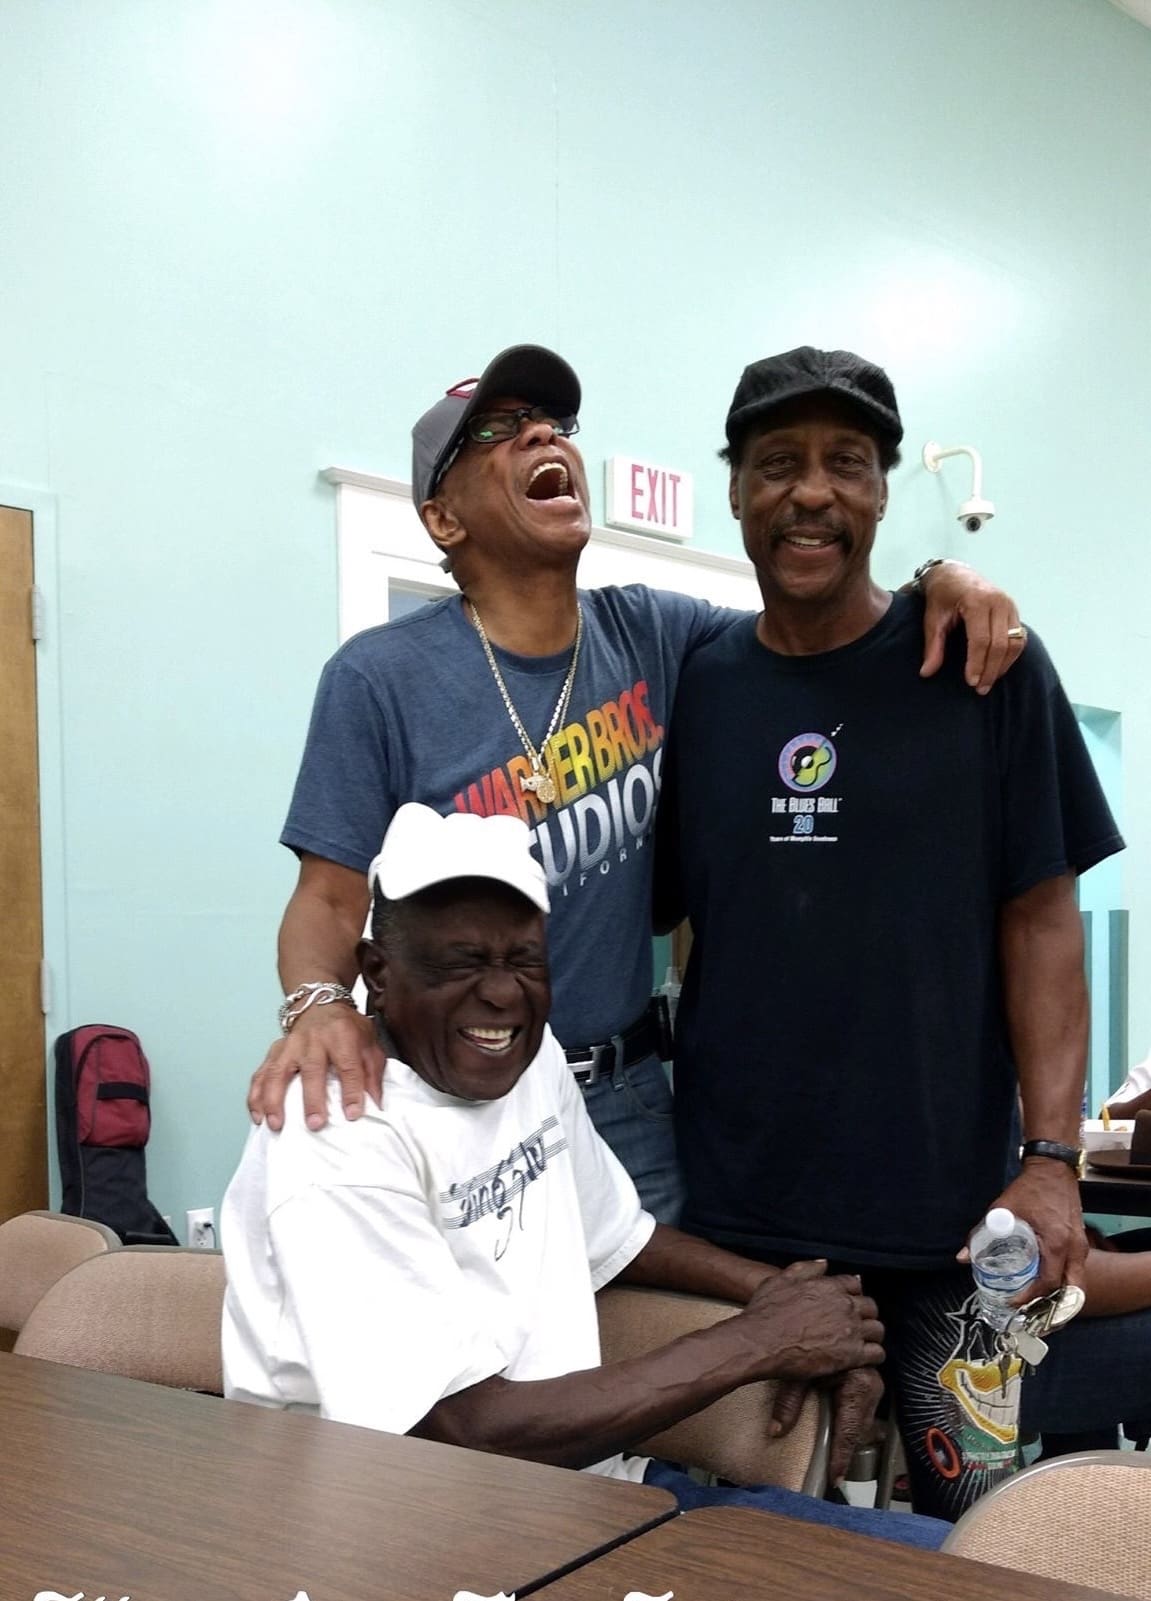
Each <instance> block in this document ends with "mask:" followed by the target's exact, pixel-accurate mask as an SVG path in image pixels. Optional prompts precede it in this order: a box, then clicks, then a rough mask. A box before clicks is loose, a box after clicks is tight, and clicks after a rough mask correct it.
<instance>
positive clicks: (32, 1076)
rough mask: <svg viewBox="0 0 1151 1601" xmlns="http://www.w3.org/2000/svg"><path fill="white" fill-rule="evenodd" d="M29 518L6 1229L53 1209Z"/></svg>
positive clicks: (11, 758) (4, 555)
mask: <svg viewBox="0 0 1151 1601" xmlns="http://www.w3.org/2000/svg"><path fill="white" fill-rule="evenodd" d="M43 952H44V943H43V919H42V912H41V890H40V794H39V770H38V762H37V753H36V647H35V644H34V642H33V639H32V517H31V515H30V513H28V512H26V511H17V510H15V509H14V508H13V507H11V506H0V1222H2V1221H3V1220H4V1219H5V1218H7V1217H12V1216H14V1215H15V1214H16V1213H17V1212H26V1211H28V1210H30V1209H31V1208H33V1207H41V1206H46V1205H47V1204H48V1150H47V1126H46V1120H47V1106H46V1095H45V1078H44V1017H43V1013H42V1012H41V1009H40V963H41V959H42V957H43Z"/></svg>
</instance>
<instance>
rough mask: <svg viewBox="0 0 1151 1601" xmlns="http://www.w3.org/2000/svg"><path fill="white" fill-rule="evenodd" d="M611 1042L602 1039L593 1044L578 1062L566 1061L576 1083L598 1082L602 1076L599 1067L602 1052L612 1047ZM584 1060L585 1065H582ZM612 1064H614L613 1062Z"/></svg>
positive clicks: (601, 1064)
mask: <svg viewBox="0 0 1151 1601" xmlns="http://www.w3.org/2000/svg"><path fill="white" fill-rule="evenodd" d="M613 1043H614V1042H613V1041H612V1040H604V1041H602V1042H601V1043H600V1044H599V1045H593V1046H592V1048H591V1050H590V1051H589V1053H588V1055H587V1056H585V1057H581V1058H580V1060H579V1062H569V1063H568V1066H569V1067H570V1068H571V1070H572V1073H573V1075H574V1076H575V1081H576V1083H577V1084H596V1083H598V1082H599V1080H600V1078H601V1077H602V1076H603V1075H602V1073H601V1071H600V1069H601V1068H602V1066H603V1059H604V1053H605V1051H610V1050H611V1049H612V1045H613ZM584 1062H586V1063H587V1064H588V1065H587V1066H586V1067H584V1066H583V1065H582V1064H583V1063H584ZM612 1065H613V1066H614V1065H615V1064H614V1062H613V1064H612Z"/></svg>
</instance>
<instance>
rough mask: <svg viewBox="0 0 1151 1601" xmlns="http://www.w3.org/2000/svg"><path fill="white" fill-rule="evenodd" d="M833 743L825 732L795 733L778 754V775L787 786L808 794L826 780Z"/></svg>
mask: <svg viewBox="0 0 1151 1601" xmlns="http://www.w3.org/2000/svg"><path fill="white" fill-rule="evenodd" d="M835 762H836V756H835V746H834V745H833V744H832V743H831V741H830V739H828V737H827V735H826V734H797V735H796V736H795V738H794V739H789V740H788V742H787V744H786V745H785V746H784V747H783V749H782V750H781V751H780V753H779V776H780V778H782V779H783V782H784V783H785V784H786V785H787V787H788V789H794V790H795V791H796V792H797V793H798V794H800V795H810V794H813V793H814V792H815V790H817V789H822V788H823V786H824V785H825V784H827V783H829V782H830V780H831V775H832V774H833V773H834V772H835Z"/></svg>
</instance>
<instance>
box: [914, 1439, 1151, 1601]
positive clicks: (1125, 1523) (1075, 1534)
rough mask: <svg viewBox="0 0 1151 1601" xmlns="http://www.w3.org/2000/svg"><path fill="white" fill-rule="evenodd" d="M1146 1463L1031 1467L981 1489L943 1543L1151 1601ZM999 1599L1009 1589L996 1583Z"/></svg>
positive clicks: (1093, 1456)
mask: <svg viewBox="0 0 1151 1601" xmlns="http://www.w3.org/2000/svg"><path fill="white" fill-rule="evenodd" d="M1149 1512H1151V1458H1148V1457H1147V1456H1145V1455H1144V1454H1143V1452H1141V1451H1082V1452H1079V1453H1078V1454H1077V1455H1075V1456H1061V1457H1054V1458H1053V1459H1052V1460H1051V1461H1050V1462H1037V1463H1036V1464H1035V1466H1034V1467H1032V1468H1026V1469H1025V1470H1024V1471H1023V1472H1022V1473H1017V1474H1016V1475H1015V1476H1014V1478H1011V1479H1005V1480H1004V1481H1003V1483H1002V1484H997V1485H996V1486H995V1488H994V1489H993V1490H989V1491H988V1493H987V1494H986V1495H985V1496H984V1497H983V1499H982V1500H980V1501H977V1502H976V1503H975V1505H974V1506H973V1507H972V1508H971V1509H970V1511H968V1512H965V1513H964V1514H963V1516H962V1517H961V1518H960V1520H959V1522H958V1523H957V1524H956V1525H955V1527H954V1529H953V1530H952V1531H951V1533H950V1534H949V1535H948V1536H947V1539H946V1540H945V1541H944V1542H943V1549H944V1551H950V1552H951V1554H952V1555H953V1556H962V1557H974V1558H975V1559H976V1560H978V1561H980V1562H990V1563H992V1564H993V1565H994V1566H995V1567H998V1568H1015V1569H1018V1570H1020V1571H1022V1572H1023V1573H1036V1574H1039V1575H1040V1576H1041V1577H1043V1578H1045V1579H1062V1580H1064V1581H1065V1582H1067V1583H1070V1584H1084V1585H1093V1586H1094V1588H1095V1589H1096V1590H1107V1591H1109V1592H1110V1593H1112V1594H1113V1595H1125V1596H1136V1597H1139V1598H1141V1601H1151V1516H1148V1513H1149ZM1004 1594H1005V1595H1009V1594H1010V1586H1009V1584H1008V1583H1006V1582H1005V1583H1004Z"/></svg>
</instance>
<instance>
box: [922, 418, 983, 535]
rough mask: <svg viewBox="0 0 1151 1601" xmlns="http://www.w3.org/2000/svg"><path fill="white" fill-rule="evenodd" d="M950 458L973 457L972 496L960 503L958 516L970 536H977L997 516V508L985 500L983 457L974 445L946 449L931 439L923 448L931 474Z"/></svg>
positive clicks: (924, 463)
mask: <svg viewBox="0 0 1151 1601" xmlns="http://www.w3.org/2000/svg"><path fill="white" fill-rule="evenodd" d="M948 456H970V457H971V496H970V498H969V499H968V500H963V501H960V503H959V510H958V511H957V512H956V514H955V515H956V516H957V517H958V518H959V521H960V522H961V523H962V524H963V526H964V528H966V530H967V532H968V533H969V534H977V533H978V532H979V530H980V529H981V528H982V527H983V524H984V523H987V522H990V521H991V519H992V517H994V516H995V506H994V503H993V502H992V501H990V500H984V498H983V457H982V456H981V455H980V454H979V452H978V451H977V450H976V449H975V447H974V446H973V445H948V446H947V447H946V448H944V446H942V445H937V444H936V443H935V441H934V439H929V440H928V442H927V443H926V445H924V447H923V465H924V466H925V467H926V468H927V470H928V472H929V473H937V472H938V471H939V464H940V462H942V461H944V460H945V459H946V457H948Z"/></svg>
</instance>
